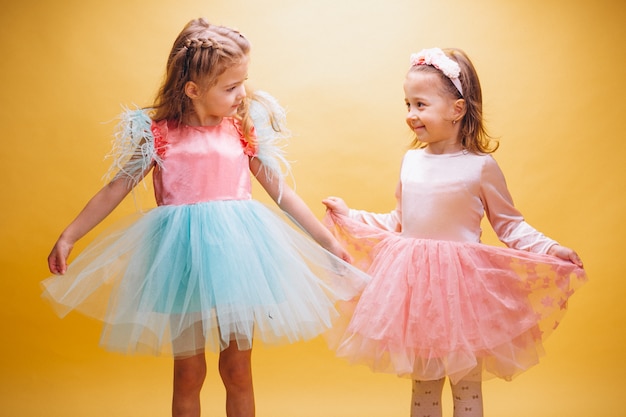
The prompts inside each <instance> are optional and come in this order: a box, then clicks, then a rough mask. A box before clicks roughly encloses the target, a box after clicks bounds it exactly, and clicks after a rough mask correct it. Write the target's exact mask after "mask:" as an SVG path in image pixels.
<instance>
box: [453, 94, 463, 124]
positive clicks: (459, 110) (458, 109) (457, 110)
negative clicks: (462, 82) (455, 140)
mask: <svg viewBox="0 0 626 417" xmlns="http://www.w3.org/2000/svg"><path fill="white" fill-rule="evenodd" d="M466 111H467V108H466V107H465V100H464V99H462V98H460V99H458V100H456V101H455V102H454V103H453V104H452V115H453V118H454V119H453V120H461V119H462V118H463V116H465V112H466Z"/></svg>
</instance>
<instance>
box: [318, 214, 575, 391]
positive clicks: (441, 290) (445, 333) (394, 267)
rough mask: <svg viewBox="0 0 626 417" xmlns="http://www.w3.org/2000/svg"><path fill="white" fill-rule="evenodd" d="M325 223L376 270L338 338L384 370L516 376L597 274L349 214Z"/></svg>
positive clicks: (349, 355) (356, 357)
mask: <svg viewBox="0 0 626 417" xmlns="http://www.w3.org/2000/svg"><path fill="white" fill-rule="evenodd" d="M325 222H326V224H327V226H329V228H330V229H331V230H332V231H333V232H334V234H335V235H336V237H337V238H339V239H340V240H341V241H343V243H344V244H345V245H346V246H347V247H349V248H350V249H351V250H352V251H354V256H355V257H357V262H358V265H359V267H360V268H363V269H364V270H365V271H367V272H368V274H370V275H371V276H372V281H371V282H370V283H369V284H368V286H367V287H366V289H365V290H364V292H363V294H362V295H361V298H360V300H359V302H358V304H356V305H355V304H354V303H349V304H346V310H345V311H344V314H349V315H351V317H350V320H349V322H348V320H345V318H344V322H348V324H347V325H346V326H345V327H344V328H340V327H336V328H335V329H333V331H332V333H334V334H333V335H331V337H330V339H329V340H330V344H331V347H332V348H333V349H335V350H336V351H337V355H338V356H340V357H344V358H346V359H348V360H349V361H350V362H352V363H361V364H366V365H368V366H369V367H370V368H372V369H373V370H374V371H376V372H386V373H394V374H397V375H399V376H405V377H410V378H414V379H419V380H435V379H440V378H442V377H445V376H448V377H450V379H451V380H452V381H453V382H458V381H459V380H460V379H462V378H474V379H488V378H490V377H494V376H495V377H499V378H503V379H506V380H509V379H512V378H513V377H515V376H516V375H518V374H519V373H521V372H523V371H525V370H527V369H528V368H530V367H532V366H533V365H535V364H537V363H538V361H539V357H540V356H541V355H542V354H543V353H544V350H543V346H542V342H543V341H544V340H545V339H546V338H547V337H548V336H549V335H550V334H551V333H552V331H553V330H554V329H556V327H557V326H558V325H559V323H560V321H561V320H562V318H563V316H564V314H565V311H566V308H567V302H568V299H569V298H570V297H571V296H572V294H573V293H574V291H575V290H577V289H578V288H579V287H580V286H581V285H582V284H583V283H584V282H586V280H587V277H586V275H585V272H584V271H583V270H582V269H580V268H578V267H576V266H575V265H574V264H572V263H569V262H565V261H562V260H560V259H558V258H555V257H552V256H548V255H540V254H534V253H529V252H524V251H517V250H513V249H509V248H501V247H493V246H487V245H483V244H479V243H469V242H450V241H435V240H426V239H414V238H407V237H403V236H401V235H399V234H396V233H390V232H384V231H381V230H378V229H376V228H373V227H371V226H368V225H365V224H363V223H360V222H357V221H355V220H352V219H350V218H348V217H343V216H336V215H328V216H327V217H326V219H325ZM350 306H352V307H353V308H351V307H350ZM476 371H480V372H476Z"/></svg>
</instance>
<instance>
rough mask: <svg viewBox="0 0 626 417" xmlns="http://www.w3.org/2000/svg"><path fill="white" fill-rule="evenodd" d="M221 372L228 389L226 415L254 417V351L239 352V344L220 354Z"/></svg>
mask: <svg viewBox="0 0 626 417" xmlns="http://www.w3.org/2000/svg"><path fill="white" fill-rule="evenodd" d="M219 370H220V376H221V377H222V381H223V382H224V388H226V415H227V416H228V417H254V412H255V411H254V391H253V389H252V350H251V349H250V350H239V349H238V348H237V342H231V344H230V346H228V348H226V349H225V350H223V351H222V352H221V353H220V360H219Z"/></svg>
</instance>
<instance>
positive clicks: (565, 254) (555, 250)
mask: <svg viewBox="0 0 626 417" xmlns="http://www.w3.org/2000/svg"><path fill="white" fill-rule="evenodd" d="M548 255H552V256H556V257H557V258H561V259H563V260H564V261H570V262H572V263H573V264H574V265H576V266H578V267H580V268H582V267H583V261H582V260H581V259H580V257H579V256H578V254H577V253H576V252H575V251H574V250H573V249H570V248H566V247H565V246H561V245H553V246H552V247H550V249H549V250H548Z"/></svg>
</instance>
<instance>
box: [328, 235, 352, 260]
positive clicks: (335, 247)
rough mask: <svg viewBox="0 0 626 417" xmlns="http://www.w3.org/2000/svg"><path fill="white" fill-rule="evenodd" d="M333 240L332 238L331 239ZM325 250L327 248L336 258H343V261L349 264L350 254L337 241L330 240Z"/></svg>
mask: <svg viewBox="0 0 626 417" xmlns="http://www.w3.org/2000/svg"><path fill="white" fill-rule="evenodd" d="M333 240H334V239H333ZM326 250H328V251H329V252H330V253H332V254H333V255H335V256H336V257H338V258H341V259H343V260H344V261H346V262H347V263H349V264H351V263H352V256H350V254H349V253H348V251H346V250H345V249H344V248H343V246H341V245H340V244H339V242H337V240H334V242H332V243H331V244H330V245H329V246H328V247H327V248H326Z"/></svg>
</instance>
